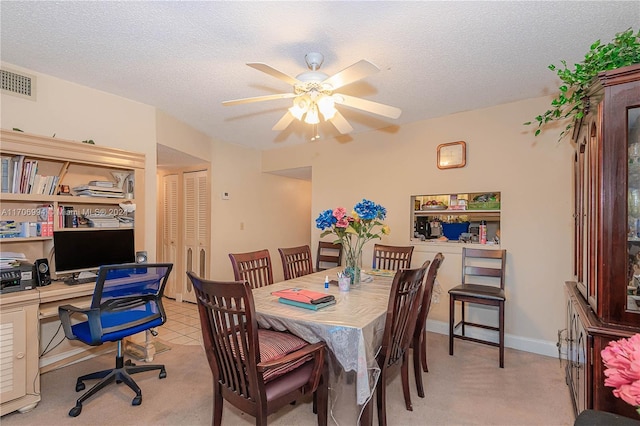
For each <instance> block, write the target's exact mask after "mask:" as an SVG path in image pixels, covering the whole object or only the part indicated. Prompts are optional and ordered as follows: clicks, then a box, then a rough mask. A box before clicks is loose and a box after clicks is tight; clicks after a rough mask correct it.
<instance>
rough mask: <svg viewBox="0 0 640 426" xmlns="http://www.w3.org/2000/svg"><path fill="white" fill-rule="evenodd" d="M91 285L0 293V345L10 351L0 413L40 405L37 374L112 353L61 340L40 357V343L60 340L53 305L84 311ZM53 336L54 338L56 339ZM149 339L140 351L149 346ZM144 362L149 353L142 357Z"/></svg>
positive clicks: (2, 369)
mask: <svg viewBox="0 0 640 426" xmlns="http://www.w3.org/2000/svg"><path fill="white" fill-rule="evenodd" d="M94 289H95V283H87V284H77V285H73V286H70V285H67V284H64V283H62V282H55V281H54V282H53V283H52V284H51V285H48V286H46V287H36V288H35V289H33V290H25V291H18V292H13V293H5V294H0V311H1V313H0V330H2V333H1V334H0V339H1V340H0V346H2V347H3V348H11V351H12V353H11V356H6V357H3V358H2V361H1V365H0V383H2V393H1V394H0V400H1V401H2V403H1V404H0V415H4V414H7V413H10V412H12V411H16V410H18V411H29V410H31V409H33V408H34V407H35V406H36V405H37V404H38V402H39V401H40V374H41V373H45V372H47V371H51V370H54V369H56V368H60V367H63V366H65V365H67V364H69V363H71V362H74V361H78V360H80V359H83V358H86V357H88V356H96V355H98V354H101V353H105V352H108V351H111V350H114V349H115V347H116V344H115V343H111V342H109V343H105V344H103V345H100V346H87V345H85V344H83V343H78V342H77V341H69V340H63V342H62V343H63V344H62V345H60V346H59V347H57V348H56V350H55V351H52V352H51V353H50V354H48V355H44V356H42V357H40V352H42V351H43V350H44V349H45V348H43V347H41V346H42V345H41V342H40V339H41V340H42V342H43V343H44V344H46V343H47V342H49V341H50V340H51V339H53V338H54V337H56V339H55V341H56V342H57V341H59V339H63V338H64V334H63V335H62V337H60V335H59V332H58V329H59V327H58V326H59V324H60V320H59V319H58V306H60V305H66V304H69V305H74V306H77V307H79V308H87V307H89V306H90V305H91V299H92V297H93V291H94ZM56 334H57V336H56ZM149 341H150V340H149V337H148V336H147V342H146V344H145V347H144V349H146V350H148V349H149V348H150V347H151V348H152V347H153V345H151V344H149ZM145 357H146V360H149V359H153V353H152V352H147V353H145Z"/></svg>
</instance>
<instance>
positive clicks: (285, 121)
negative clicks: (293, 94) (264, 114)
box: [271, 111, 295, 131]
mask: <svg viewBox="0 0 640 426" xmlns="http://www.w3.org/2000/svg"><path fill="white" fill-rule="evenodd" d="M294 118H295V117H294V116H293V115H292V114H291V113H290V112H289V111H287V112H286V113H285V114H284V115H283V116H282V118H281V119H280V120H279V121H278V122H277V123H276V124H275V126H273V127H272V128H271V130H275V131H281V130H284V129H286V128H287V127H288V126H289V124H291V122H292V121H293V120H294Z"/></svg>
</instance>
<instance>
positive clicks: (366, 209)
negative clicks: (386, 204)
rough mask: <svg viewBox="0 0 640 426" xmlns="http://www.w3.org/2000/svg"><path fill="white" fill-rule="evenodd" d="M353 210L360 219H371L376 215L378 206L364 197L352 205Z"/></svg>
mask: <svg viewBox="0 0 640 426" xmlns="http://www.w3.org/2000/svg"><path fill="white" fill-rule="evenodd" d="M353 210H354V211H355V212H356V213H358V216H360V219H363V220H372V219H375V218H376V217H378V206H376V203H374V202H373V201H369V200H366V199H364V198H363V199H362V201H360V202H359V203H358V204H356V205H355V206H354V207H353ZM385 213H386V211H385Z"/></svg>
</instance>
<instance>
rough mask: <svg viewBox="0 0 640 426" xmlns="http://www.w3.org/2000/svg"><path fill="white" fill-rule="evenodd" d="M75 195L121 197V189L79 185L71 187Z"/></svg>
mask: <svg viewBox="0 0 640 426" xmlns="http://www.w3.org/2000/svg"><path fill="white" fill-rule="evenodd" d="M73 191H74V192H75V195H79V196H81V197H102V198H123V197H124V195H123V194H122V189H120V188H113V187H111V188H109V187H106V186H100V185H80V186H76V187H75V188H73Z"/></svg>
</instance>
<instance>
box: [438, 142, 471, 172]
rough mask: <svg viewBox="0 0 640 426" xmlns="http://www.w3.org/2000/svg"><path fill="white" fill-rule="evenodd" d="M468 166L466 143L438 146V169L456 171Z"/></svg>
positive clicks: (450, 143)
mask: <svg viewBox="0 0 640 426" xmlns="http://www.w3.org/2000/svg"><path fill="white" fill-rule="evenodd" d="M465 164H467V144H466V143H465V142H464V141H458V142H449V143H443V144H440V145H438V168H439V169H455V168H458V167H464V166H465Z"/></svg>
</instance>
